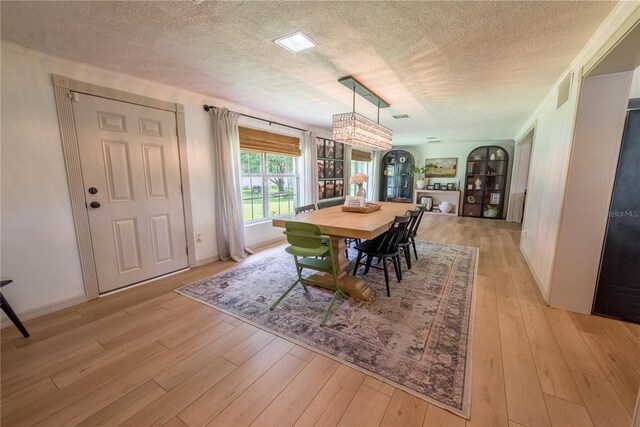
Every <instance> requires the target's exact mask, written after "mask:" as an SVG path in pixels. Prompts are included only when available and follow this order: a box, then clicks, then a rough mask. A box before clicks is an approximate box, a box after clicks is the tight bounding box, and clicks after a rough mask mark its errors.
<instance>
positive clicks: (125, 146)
mask: <svg viewBox="0 0 640 427" xmlns="http://www.w3.org/2000/svg"><path fill="white" fill-rule="evenodd" d="M102 151H103V160H104V170H105V174H106V175H107V187H108V189H109V201H110V202H112V203H113V202H131V201H133V194H134V193H133V183H132V182H131V181H132V177H131V157H130V156H129V143H127V142H126V141H108V140H106V141H105V140H103V141H102Z"/></svg>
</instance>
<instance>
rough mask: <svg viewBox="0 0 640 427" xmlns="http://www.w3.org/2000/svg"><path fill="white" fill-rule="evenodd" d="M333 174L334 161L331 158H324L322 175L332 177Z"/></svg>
mask: <svg viewBox="0 0 640 427" xmlns="http://www.w3.org/2000/svg"><path fill="white" fill-rule="evenodd" d="M334 176H335V174H334V162H333V160H325V161H324V177H325V178H333V177H334Z"/></svg>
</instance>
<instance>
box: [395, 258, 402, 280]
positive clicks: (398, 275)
mask: <svg viewBox="0 0 640 427" xmlns="http://www.w3.org/2000/svg"><path fill="white" fill-rule="evenodd" d="M399 262H400V258H399V257H393V270H394V271H395V272H396V279H398V283H400V282H402V277H400V267H399V266H398V263H399Z"/></svg>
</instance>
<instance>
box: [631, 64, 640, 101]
mask: <svg viewBox="0 0 640 427" xmlns="http://www.w3.org/2000/svg"><path fill="white" fill-rule="evenodd" d="M633 98H640V67H638V68H636V70H635V71H634V72H633V80H631V90H630V91H629V99H633Z"/></svg>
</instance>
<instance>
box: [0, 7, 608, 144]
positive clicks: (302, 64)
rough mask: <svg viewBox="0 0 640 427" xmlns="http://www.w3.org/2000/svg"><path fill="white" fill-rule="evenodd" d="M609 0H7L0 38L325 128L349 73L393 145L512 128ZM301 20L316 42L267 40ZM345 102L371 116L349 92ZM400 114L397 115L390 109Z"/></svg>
mask: <svg viewBox="0 0 640 427" xmlns="http://www.w3.org/2000/svg"><path fill="white" fill-rule="evenodd" d="M614 6H615V2H582V1H569V2H560V1H548V2H547V1H545V2H537V1H525V2H512V1H508V2H487V1H482V2H380V1H378V2H210V1H205V2H204V3H201V4H196V3H194V2H191V1H186V2H111V1H107V2H58V1H51V2H9V1H3V2H2V3H1V6H0V7H1V12H2V13H1V25H2V27H1V28H2V38H3V39H7V40H10V41H13V42H16V43H19V44H22V45H24V46H27V47H30V48H32V49H36V50H39V51H43V52H46V53H49V54H51V55H55V56H59V57H63V58H67V59H70V60H73V61H78V62H82V63H87V64H92V65H95V66H98V67H101V68H106V69H110V70H115V71H118V72H122V73H126V74H130V75H134V76H140V77H143V78H146V79H150V80H155V81H158V82H162V83H165V84H168V85H171V86H176V87H180V88H184V89H188V90H191V91H194V92H197V93H201V94H205V95H210V96H215V97H218V98H223V99H227V100H230V101H233V102H236V103H239V104H242V105H246V106H248V107H253V108H256V109H260V110H263V111H269V112H271V113H274V114H278V115H280V116H282V117H287V118H290V119H295V120H299V121H301V122H305V123H309V124H311V125H315V126H318V127H322V128H326V129H329V128H330V126H331V116H332V114H334V113H340V112H347V111H350V110H351V93H350V92H349V90H348V89H347V88H345V87H344V86H343V85H341V84H340V83H338V82H337V80H338V78H339V77H342V76H346V75H353V76H355V77H356V78H357V79H358V80H360V81H361V82H362V83H364V84H365V85H366V86H368V87H369V88H371V89H372V90H373V91H375V92H376V93H377V94H378V95H380V96H381V97H382V98H383V99H385V100H386V101H387V102H389V103H390V104H391V108H389V109H385V110H383V111H382V113H381V116H380V121H381V123H382V124H384V125H386V126H388V127H390V128H392V129H393V130H394V144H402V145H411V144H421V143H425V142H426V138H427V137H428V136H435V137H437V138H438V139H442V140H444V141H470V140H473V141H477V140H497V139H511V138H513V137H514V136H515V133H516V132H517V131H518V130H519V128H520V127H521V126H522V125H523V124H524V121H525V120H526V119H527V118H528V116H529V115H530V114H531V113H532V112H533V110H534V109H535V107H536V106H537V105H538V104H539V103H540V101H541V100H542V98H543V97H544V96H545V95H546V94H547V93H548V91H549V90H550V89H551V88H552V87H553V84H554V83H555V82H556V80H557V79H558V78H559V77H560V76H561V73H562V72H563V70H564V69H565V68H566V67H567V66H568V65H569V63H570V62H571V61H572V60H573V58H574V57H575V56H576V55H577V54H578V52H579V51H580V49H581V48H582V47H583V46H584V45H585V44H586V42H587V41H588V40H589V38H590V36H591V35H592V34H593V33H594V31H595V30H596V29H597V27H598V26H599V25H600V24H601V23H602V21H603V20H604V19H605V17H606V16H607V15H608V14H609V12H610V11H611V10H612V9H613V7H614ZM298 30H302V31H304V32H305V33H307V34H308V35H309V36H310V37H311V38H312V39H313V40H314V41H316V42H317V43H318V47H316V48H314V49H311V50H308V51H304V52H302V53H298V54H292V53H290V52H288V51H286V50H285V49H283V48H281V47H279V46H278V45H276V44H275V43H273V42H272V41H273V40H275V39H276V38H278V37H281V36H283V35H286V34H289V33H292V32H295V31H298ZM356 110H358V111H359V112H361V113H363V114H365V115H367V116H369V117H370V118H373V119H375V115H376V112H375V107H373V106H372V105H371V104H369V103H368V102H367V101H365V100H364V99H363V98H359V99H357V101H356ZM395 114H408V115H409V116H410V118H409V119H403V120H396V119H393V118H392V117H391V116H392V115H395Z"/></svg>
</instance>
